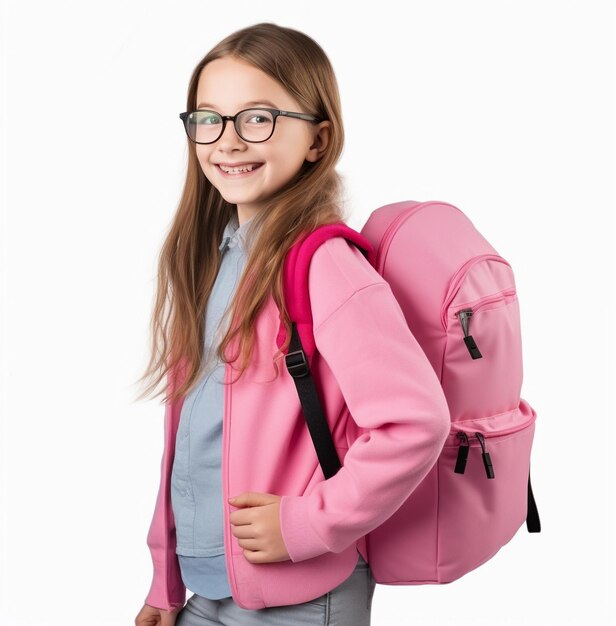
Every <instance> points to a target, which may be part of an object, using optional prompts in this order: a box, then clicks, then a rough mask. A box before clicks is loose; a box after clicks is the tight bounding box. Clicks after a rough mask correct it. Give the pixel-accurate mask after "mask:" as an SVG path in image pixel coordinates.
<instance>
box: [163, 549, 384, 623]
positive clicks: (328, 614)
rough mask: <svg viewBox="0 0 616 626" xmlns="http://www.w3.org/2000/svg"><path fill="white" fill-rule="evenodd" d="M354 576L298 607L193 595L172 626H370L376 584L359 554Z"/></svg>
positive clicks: (295, 605) (296, 605)
mask: <svg viewBox="0 0 616 626" xmlns="http://www.w3.org/2000/svg"><path fill="white" fill-rule="evenodd" d="M358 556H359V559H358V561H357V565H356V566H355V569H354V570H353V573H352V574H351V575H350V576H349V577H348V578H347V579H346V580H344V581H343V582H342V583H341V584H340V585H338V586H337V587H334V589H332V590H331V591H328V592H327V593H325V594H323V595H322V596H319V597H318V598H315V599H314V600H309V601H308V602H302V603H301V604H290V605H285V606H271V607H266V608H264V609H257V610H250V609H243V608H241V607H240V606H238V605H237V604H236V603H235V602H234V600H233V598H223V599H222V600H209V599H208V598H204V597H203V596H200V595H197V594H196V593H195V594H193V595H192V596H190V598H188V601H187V602H186V604H185V605H184V608H183V609H182V610H181V611H180V612H179V613H178V615H177V619H176V622H175V626H211V625H212V624H216V625H221V624H222V625H223V626H252V625H253V624H264V625H265V626H290V625H291V624H292V625H293V626H315V625H317V624H318V625H319V626H370V611H371V609H372V596H373V595H374V587H375V585H376V582H375V580H374V578H373V577H372V572H371V571H370V566H369V565H368V564H367V563H366V561H364V559H363V558H362V556H361V554H358Z"/></svg>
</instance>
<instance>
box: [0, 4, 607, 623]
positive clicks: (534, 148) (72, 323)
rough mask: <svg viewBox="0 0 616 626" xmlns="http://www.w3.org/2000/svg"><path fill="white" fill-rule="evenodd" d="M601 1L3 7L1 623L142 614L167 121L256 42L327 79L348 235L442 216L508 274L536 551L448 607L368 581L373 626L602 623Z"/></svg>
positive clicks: (478, 575) (178, 139)
mask: <svg viewBox="0 0 616 626" xmlns="http://www.w3.org/2000/svg"><path fill="white" fill-rule="evenodd" d="M613 4H614V3H612V2H608V1H605V2H600V1H596V0H595V1H593V0H584V1H583V2H582V1H578V2H574V1H563V0H561V1H547V0H533V1H521V0H517V1H515V2H513V1H511V2H509V1H503V0H491V1H469V0H466V1H464V2H458V1H448V2H444V1H434V0H431V1H424V2H417V1H411V2H409V1H407V2H404V3H402V2H400V3H398V2H392V1H383V0H381V1H380V2H370V3H368V2H365V3H362V2H357V3H351V2H338V3H334V2H331V0H328V1H327V2H321V1H311V2H304V3H295V2H290V1H289V0H285V1H278V0H270V1H268V2H245V1H235V2H232V3H226V2H196V1H193V2H181V1H176V2H170V1H169V2H152V1H148V2H146V1H126V0H125V1H123V2H119V1H117V0H115V1H111V0H108V1H107V2H104V3H103V2H101V3H92V2H78V1H73V2H69V1H66V0H56V1H54V2H43V1H36V2H35V1H27V0H22V1H19V2H18V1H17V0H13V1H5V2H3V3H2V13H1V16H0V17H1V23H2V91H1V94H2V137H1V140H2V141H1V145H2V230H1V237H2V239H1V241H0V245H1V251H2V257H1V258H2V274H1V279H2V292H1V304H2V308H1V315H2V320H1V321H2V345H1V351H0V357H1V359H2V361H1V368H2V369H1V372H2V376H1V383H2V421H1V431H0V437H1V440H0V441H1V444H2V447H1V459H2V467H1V470H2V474H1V479H2V482H1V492H0V496H1V498H2V500H1V507H0V511H1V517H0V522H1V524H2V526H1V528H2V546H1V548H2V554H1V555H0V564H1V568H0V569H1V573H0V590H1V591H0V593H1V596H0V602H1V604H0V623H1V624H2V625H3V626H4V625H7V626H21V625H28V626H49V625H52V624H53V625H60V624H62V625H63V626H84V625H87V626H89V625H92V626H99V625H106V626H116V625H120V624H132V623H133V620H134V618H135V615H136V614H137V612H138V611H139V609H140V608H141V606H142V602H143V600H144V598H145V595H146V593H147V591H148V589H149V585H150V580H151V573H152V569H151V562H150V555H149V551H148V550H147V546H146V533H147V530H148V526H149V523H150V520H151V516H152V512H153V507H154V502H155V496H156V490H157V487H158V480H159V469H160V455H161V451H162V417H163V408H162V405H161V404H160V402H159V399H156V400H151V401H147V402H143V401H142V402H136V401H134V398H135V397H136V395H137V393H138V391H139V389H138V387H137V386H136V385H134V381H135V380H136V379H137V378H138V377H139V376H140V375H141V373H142V372H143V370H144V368H145V365H146V355H147V349H148V347H149V343H148V342H149V337H148V335H147V333H148V324H149V316H150V312H151V306H152V299H153V293H154V286H155V272H156V260H157V254H158V252H159V250H160V246H161V244H162V241H163V238H164V235H165V233H166V229H167V228H168V226H169V224H170V221H171V219H172V216H173V214H174V211H175V208H176V206H177V202H178V199H179V195H180V191H181V186H182V183H183V177H184V171H185V164H186V150H187V149H186V137H185V134H184V131H183V129H182V127H181V122H180V120H179V118H178V113H179V112H180V111H183V110H184V109H185V100H186V89H187V85H188V79H189V77H190V74H191V72H192V70H193V67H194V66H195V64H196V63H197V62H198V60H199V59H201V57H202V56H203V55H204V54H205V53H206V52H207V51H208V50H209V49H210V48H212V47H213V46H214V45H215V44H216V43H217V42H218V41H219V40H220V39H222V38H223V37H224V36H226V35H228V34H229V33H231V32H232V31H235V30H237V29H239V28H242V27H244V26H248V25H250V24H254V23H257V22H260V21H273V22H275V23H278V24H280V25H282V26H290V27H293V28H298V29H300V30H303V31H304V32H306V33H307V34H309V35H310V36H311V37H313V38H314V39H315V40H316V41H317V42H318V43H319V44H320V45H321V46H322V47H323V48H324V50H325V51H326V53H327V54H328V56H329V57H330V59H331V61H332V64H333V66H334V69H335V71H336V74H337V77H338V81H339V85H340V90H341V97H342V106H343V113H344V122H345V130H346V136H347V143H346V146H345V150H344V154H343V157H342V159H341V161H340V164H339V171H340V172H341V173H342V174H343V175H344V177H345V180H346V185H347V193H348V202H349V203H350V209H351V211H352V217H351V218H350V219H349V224H350V225H351V226H352V227H355V228H357V229H360V228H361V226H362V225H363V224H364V222H365V220H366V219H367V217H368V215H369V214H370V212H371V211H372V210H373V209H375V208H377V207H379V206H382V205H384V204H387V203H390V202H395V201H399V200H407V199H414V200H431V199H440V200H445V201H448V202H451V203H453V204H455V205H456V206H458V207H459V208H461V209H462V210H463V211H464V212H465V213H466V214H467V215H468V216H469V217H470V218H471V219H472V221H473V222H474V223H475V225H476V226H477V228H479V230H480V231H481V232H482V233H483V234H484V236H485V237H486V238H487V239H488V240H489V241H490V242H491V243H492V244H493V246H494V247H495V248H496V249H497V250H498V251H499V253H500V254H502V255H503V256H504V257H505V258H506V259H507V260H508V261H509V262H510V263H511V265H512V266H513V268H514V271H515V276H516V283H517V287H518V295H519V299H520V306H521V315H522V325H523V327H522V330H523V340H524V385H523V389H522V395H523V397H524V398H526V399H527V400H528V401H529V402H530V403H531V404H532V406H533V407H534V408H535V410H536V411H537V414H538V421H537V431H536V437H535V444H534V448H533V459H532V466H533V486H534V488H535V495H536V497H537V501H538V505H539V510H540V514H541V518H542V523H543V532H542V533H541V534H539V535H530V534H528V533H527V532H526V529H525V527H522V528H521V529H520V531H519V532H518V534H517V535H516V536H515V537H514V539H513V540H512V541H511V542H510V543H509V544H508V545H507V546H505V547H504V548H503V549H502V550H501V551H500V552H499V553H498V554H497V555H496V556H495V557H494V558H493V559H492V560H491V561H489V562H488V563H486V564H485V565H484V566H482V567H480V568H479V569H477V570H475V571H474V572H472V573H470V574H468V575H467V576H465V577H463V578H462V579H460V580H459V581H457V582H454V583H452V584H450V585H442V586H422V587H408V586H406V587H390V586H384V585H378V586H377V588H376V592H375V596H374V605H373V613H372V615H373V617H372V623H373V625H375V626H386V625H395V626H404V625H409V626H410V625H413V626H415V625H417V626H419V625H421V626H432V625H434V626H436V625H438V626H444V625H450V624H458V625H465V624H473V625H475V626H481V625H488V624H490V625H494V624H497V625H501V624H504V625H516V626H517V625H522V624H524V625H526V624H529V625H538V626H545V625H549V624H558V625H559V626H564V625H569V624H575V625H578V624H579V625H584V626H586V625H589V626H594V625H602V624H607V623H608V606H607V588H608V583H609V582H610V581H609V577H610V574H612V578H611V583H612V584H613V583H614V580H613V572H614V570H613V561H611V562H610V560H609V559H608V554H609V553H610V552H611V553H612V555H613V551H614V550H613V548H614V545H613V538H614V535H613V533H611V535H610V534H609V532H608V531H609V529H610V528H612V529H613V527H614V515H613V514H614V499H613V497H612V496H613V492H614V481H613V478H614V467H613V461H614V453H613V445H614V428H613V425H612V424H610V423H609V421H610V420H613V419H614V403H613V395H611V396H610V393H612V391H611V390H610V389H609V387H608V380H609V378H610V373H609V372H608V362H609V360H610V359H612V362H611V365H612V366H613V352H612V353H611V354H610V352H609V350H608V347H609V346H610V344H612V347H613V343H614V334H613V326H612V327H611V328H610V324H608V322H611V325H613V323H614V308H613V303H614V300H613V296H614V289H613V288H614V278H615V273H614V254H613V247H614V243H615V237H614V198H615V193H614V192H615V188H614V110H615V102H614V60H615V59H614V31H615V29H614V6H613ZM377 119H378V120H380V130H377V129H376V128H375V127H376V125H375V123H374V122H375V120H377ZM368 122H369V123H368ZM610 297H611V306H612V308H611V309H610V310H608V299H609V298H610ZM613 376H614V368H613V367H612V369H611V377H612V385H613V381H614V378H613ZM610 398H611V400H612V402H611V406H609V405H608V403H609V400H610ZM608 418H609V420H608ZM610 460H611V462H612V463H611V467H610V466H609V465H608V463H609V461H610ZM610 542H611V543H610ZM613 617H614V613H613V608H612V618H613Z"/></svg>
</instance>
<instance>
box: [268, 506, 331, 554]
mask: <svg viewBox="0 0 616 626" xmlns="http://www.w3.org/2000/svg"><path fill="white" fill-rule="evenodd" d="M308 504H309V497H308V496H281V498H280V532H281V534H282V540H283V541H284V544H285V547H286V549H287V552H288V553H289V556H290V557H291V561H293V563H297V562H298V561H305V560H306V559H311V558H313V557H315V556H319V555H320V554H324V553H325V552H332V550H330V549H329V547H328V546H326V545H325V543H323V541H322V540H321V538H320V537H319V536H318V535H317V534H316V533H315V532H314V530H313V528H312V526H311V525H310V522H309V521H308Z"/></svg>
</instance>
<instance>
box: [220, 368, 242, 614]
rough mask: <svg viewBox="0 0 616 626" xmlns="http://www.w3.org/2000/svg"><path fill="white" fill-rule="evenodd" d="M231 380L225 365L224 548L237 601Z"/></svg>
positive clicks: (223, 426) (223, 430) (223, 433)
mask: <svg viewBox="0 0 616 626" xmlns="http://www.w3.org/2000/svg"><path fill="white" fill-rule="evenodd" d="M229 378H230V365H229V364H228V363H225V376H224V380H225V383H227V384H225V401H224V411H223V413H224V414H223V420H222V438H223V447H222V506H223V511H226V513H225V515H224V518H225V532H224V534H223V536H224V546H225V561H226V563H227V572H228V573H229V582H230V583H231V595H232V596H233V599H234V600H236V601H237V599H238V597H239V594H238V591H237V585H236V583H235V569H234V563H233V554H232V551H231V547H232V545H233V544H232V539H231V522H230V521H229V497H230V495H229V444H230V435H229V428H230V419H231V412H230V411H229V406H230V405H231V385H230V384H228V383H229Z"/></svg>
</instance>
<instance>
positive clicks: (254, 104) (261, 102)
mask: <svg viewBox="0 0 616 626" xmlns="http://www.w3.org/2000/svg"><path fill="white" fill-rule="evenodd" d="M258 104H265V105H267V106H270V107H273V108H274V109H277V108H278V107H277V106H276V105H275V104H274V103H273V102H270V101H269V100H251V101H250V102H245V103H244V105H243V106H244V107H251V106H256V105H258ZM202 107H210V108H212V109H216V108H217V107H216V105H215V104H210V103H209V102H201V103H200V104H198V105H197V108H198V109H200V108H202Z"/></svg>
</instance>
